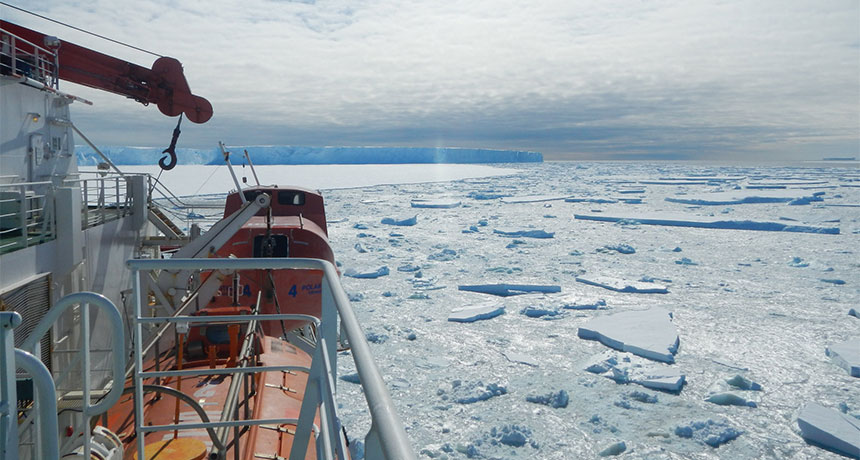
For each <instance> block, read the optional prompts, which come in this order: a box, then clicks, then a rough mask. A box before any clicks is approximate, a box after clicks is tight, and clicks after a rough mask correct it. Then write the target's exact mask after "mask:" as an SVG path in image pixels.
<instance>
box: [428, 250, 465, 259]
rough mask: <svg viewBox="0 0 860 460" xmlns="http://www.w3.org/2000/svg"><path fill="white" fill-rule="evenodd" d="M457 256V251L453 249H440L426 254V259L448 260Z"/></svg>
mask: <svg viewBox="0 0 860 460" xmlns="http://www.w3.org/2000/svg"><path fill="white" fill-rule="evenodd" d="M457 257H458V256H457V251H455V250H453V249H442V250H441V251H439V252H436V253H433V254H430V255H429V256H427V260H435V261H436V262H448V261H451V260H454V259H456V258H457Z"/></svg>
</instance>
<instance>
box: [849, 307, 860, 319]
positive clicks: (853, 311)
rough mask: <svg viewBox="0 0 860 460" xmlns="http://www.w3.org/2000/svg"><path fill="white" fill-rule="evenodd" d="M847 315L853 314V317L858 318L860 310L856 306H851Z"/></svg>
mask: <svg viewBox="0 0 860 460" xmlns="http://www.w3.org/2000/svg"><path fill="white" fill-rule="evenodd" d="M848 315H849V316H853V317H855V318H860V310H858V309H856V308H851V309H849V310H848Z"/></svg>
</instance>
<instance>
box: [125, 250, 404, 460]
mask: <svg viewBox="0 0 860 460" xmlns="http://www.w3.org/2000/svg"><path fill="white" fill-rule="evenodd" d="M127 264H128V266H129V268H131V270H132V282H133V284H134V291H135V293H136V294H135V295H134V299H135V317H136V318H143V315H142V313H143V312H142V304H141V295H139V293H140V290H141V273H140V272H141V271H144V272H145V271H151V270H168V271H178V270H225V271H232V270H256V269H259V270H283V269H297V270H317V271H321V272H323V281H322V284H323V286H322V287H323V289H322V308H323V312H322V322H321V324H322V335H321V336H320V340H319V341H318V342H317V346H316V348H315V351H314V355H315V356H314V360H313V361H312V373H313V370H314V369H313V368H314V367H315V366H322V368H323V369H324V372H323V374H325V378H324V379H323V380H317V381H314V382H311V381H310V379H309V382H308V388H307V389H306V392H319V397H320V398H321V399H320V402H319V404H320V407H319V408H318V409H319V411H320V415H321V417H322V416H323V415H326V417H325V418H326V419H329V420H328V421H329V422H330V423H335V424H337V423H339V421H338V420H336V404H331V403H328V404H325V398H324V397H323V396H324V395H325V393H326V392H327V391H328V390H329V389H330V390H333V388H334V380H333V373H334V372H335V368H334V362H335V360H336V356H337V350H336V347H332V346H331V345H330V344H331V343H333V342H334V341H333V340H332V341H331V342H329V343H328V344H327V343H326V342H328V340H331V339H333V337H330V335H331V333H330V332H327V331H332V330H335V328H336V324H334V322H336V318H331V317H330V316H329V314H330V313H327V310H330V307H331V306H332V305H333V306H334V307H335V308H336V314H337V315H338V316H339V317H340V320H341V329H342V330H343V333H344V334H345V335H346V338H347V340H348V341H349V343H350V346H351V349H352V353H351V354H352V357H353V360H354V362H355V367H356V370H357V372H358V375H359V379H360V381H361V385H362V387H363V389H364V395H365V399H366V401H367V405H368V409H369V411H370V416H371V427H370V431H369V432H368V434H367V437H366V438H365V439H366V442H365V446H366V451H365V457H366V458H369V459H375V458H383V459H389V460H393V459H406V460H409V459H415V458H416V457H415V453H414V451H413V450H412V447H411V445H410V443H409V440H408V438H407V436H406V431H405V429H404V427H403V423H402V422H401V420H400V417H399V416H398V414H397V412H396V411H395V407H394V403H393V401H392V400H391V396H390V395H389V394H388V389H387V387H386V385H385V381H384V380H383V379H382V375H381V374H380V372H379V369H378V368H377V367H376V363H375V362H374V360H373V356H372V354H371V352H370V345H369V344H368V343H367V339H366V338H365V335H364V333H363V332H362V330H361V326H360V325H359V323H358V319H357V318H356V316H355V313H354V312H353V310H352V307H351V306H350V303H349V298H348V297H347V294H346V292H345V291H344V289H343V286H341V284H340V282H339V277H338V275H337V271H336V270H335V268H334V265H332V264H331V263H330V262H328V261H325V260H321V259H307V258H235V259H228V258H224V259H216V258H202V259H160V260H154V259H133V260H129V261H128V262H127ZM332 313H334V312H332ZM252 316H255V315H250V316H249V317H247V320H248V321H250V320H252ZM265 316H273V317H274V316H278V315H265ZM149 318H150V317H147V320H146V321H150V320H151V319H149ZM164 318H165V321H177V320H175V319H173V320H168V319H167V318H168V317H164ZM213 319H215V317H214V316H211V317H208V318H207V320H209V321H212V320H213ZM258 319H259V318H258ZM332 320H334V321H332ZM134 331H135V334H136V337H138V338H139V337H141V336H142V332H143V330H142V324H141V323H139V322H137V321H136V322H135V325H134ZM138 338H136V339H135V340H134V343H135V359H136V363H135V364H136V366H137V369H138V371H137V372H136V373H137V374H138V375H137V376H136V378H135V382H136V384H137V383H138V382H139V381H140V377H141V375H140V374H141V372H140V371H139V369H142V366H143V362H142V355H141V353H140V352H141V351H142V350H141V348H142V345H141V340H139V339H138ZM323 355H324V356H323ZM317 358H320V359H317ZM235 369H236V372H239V373H243V372H246V371H247V370H246V369H242V368H235ZM258 370H259V369H258ZM149 375H150V376H153V374H152V373H149ZM306 398H307V394H306ZM135 399H136V401H135V405H136V407H137V410H138V413H141V414H142V413H143V398H142V393H138V392H136V395H135ZM316 410H317V408H316V407H314V408H312V411H311V406H310V405H308V408H306V407H305V404H303V405H302V409H301V411H300V420H301V419H302V418H304V417H303V416H304V415H306V413H307V412H310V413H311V414H313V413H315V412H316ZM331 415H334V416H335V417H334V418H335V420H331V418H332V417H331ZM310 419H311V420H312V419H313V415H311V417H310ZM242 422H244V423H246V424H250V423H249V421H247V420H243V421H242ZM233 423H238V422H230V423H227V422H212V424H211V425H210V426H230V425H231V424H233ZM251 423H253V424H257V422H251ZM270 423H271V422H270ZM135 425H136V426H137V427H139V428H140V432H141V433H143V432H146V431H155V430H160V429H174V428H173V426H164V427H145V426H142V420H141V421H136V422H135ZM186 425H187V424H186ZM180 426H181V425H180ZM200 426H202V425H201V424H193V425H187V426H186V428H192V427H198V428H199V427H200ZM320 428H321V429H325V428H324V427H320ZM304 430H307V433H308V434H310V432H309V431H310V428H309V427H305V428H302V425H301V424H299V425H298V426H297V430H296V431H297V433H296V436H295V439H296V441H297V442H296V443H295V444H294V450H293V452H292V453H291V458H297V452H296V451H297V448H296V447H295V445H296V444H300V443H301V442H302V440H303V439H304V440H306V439H307V437H305V438H303V437H302V435H301V434H300V433H299V432H300V431H304ZM335 435H336V433H331V431H330V430H329V435H328V436H329V439H322V440H321V441H322V442H323V443H324V444H325V445H326V446H327V447H326V451H324V452H323V455H325V456H328V455H330V454H331V452H332V451H331V450H329V449H336V450H337V451H338V453H339V454H341V455H342V447H341V445H336V446H335V445H331V444H332V443H331V441H333V440H334V439H333V437H334V436H335ZM320 436H321V437H323V438H325V436H324V434H322V433H321V435H320ZM335 442H337V441H335ZM137 443H138V446H137V447H138V451H139V452H143V448H144V436H142V434H141V435H139V436H138V438H137ZM338 444H339V443H338ZM301 458H304V454H303V453H301Z"/></svg>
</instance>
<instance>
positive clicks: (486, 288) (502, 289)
mask: <svg viewBox="0 0 860 460" xmlns="http://www.w3.org/2000/svg"><path fill="white" fill-rule="evenodd" d="M457 289H459V290H461V291H469V292H480V293H483V294H492V295H497V296H500V297H510V296H514V295H521V294H528V293H530V292H544V293H552V292H561V286H558V285H542V284H474V285H461V286H458V287H457Z"/></svg>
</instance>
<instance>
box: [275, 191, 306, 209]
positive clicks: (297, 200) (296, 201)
mask: <svg viewBox="0 0 860 460" xmlns="http://www.w3.org/2000/svg"><path fill="white" fill-rule="evenodd" d="M278 204H289V205H293V206H304V204H305V193H304V192H299V191H296V190H279V191H278Z"/></svg>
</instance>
